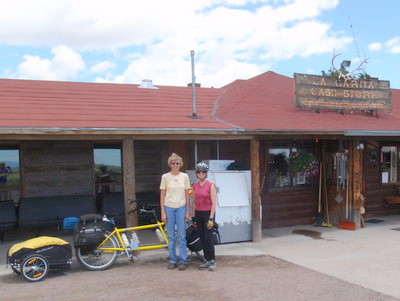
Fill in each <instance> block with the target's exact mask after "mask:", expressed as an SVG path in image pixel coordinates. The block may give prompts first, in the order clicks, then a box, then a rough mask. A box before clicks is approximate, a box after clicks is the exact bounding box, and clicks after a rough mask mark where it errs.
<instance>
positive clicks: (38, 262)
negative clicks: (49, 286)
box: [21, 255, 49, 282]
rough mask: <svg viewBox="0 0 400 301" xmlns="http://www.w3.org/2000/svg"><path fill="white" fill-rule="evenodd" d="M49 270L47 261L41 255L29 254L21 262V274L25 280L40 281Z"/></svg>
mask: <svg viewBox="0 0 400 301" xmlns="http://www.w3.org/2000/svg"><path fill="white" fill-rule="evenodd" d="M48 272H49V261H48V260H47V259H46V258H45V257H43V256H42V255H29V256H28V257H26V258H25V259H24V260H23V261H22V264H21V274H22V276H23V277H24V278H25V280H27V281H31V282H35V281H40V280H42V279H43V278H44V277H46V275H47V273H48Z"/></svg>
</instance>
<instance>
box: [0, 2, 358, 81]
mask: <svg viewBox="0 0 400 301" xmlns="http://www.w3.org/2000/svg"><path fill="white" fill-rule="evenodd" d="M338 2H339V1H338V0H318V1H317V0H291V1H287V0H285V1H271V0H196V1H187V0H169V1H165V0H148V1H131V0H115V1H114V2H113V3H112V4H110V2H109V1H105V0H85V1H81V0H57V1H54V0H35V1H31V0H14V1H7V2H6V3H4V4H3V5H2V10H1V11H0V43H1V44H3V45H24V46H25V45H34V46H40V47H49V48H52V47H55V46H56V45H65V48H66V49H69V54H67V53H63V54H62V55H60V54H57V53H54V58H52V59H48V58H43V57H39V56H32V55H26V56H25V57H24V62H23V63H22V64H21V65H20V66H19V67H18V72H19V73H20V75H19V76H20V77H28V76H29V77H30V78H48V79H67V78H73V77H74V76H75V75H76V74H79V73H78V72H80V71H84V62H83V61H82V58H81V57H80V55H79V53H81V54H82V55H83V56H84V57H85V55H84V54H88V56H89V55H90V54H93V53H102V54H103V55H105V54H107V55H109V57H107V58H106V59H100V60H101V63H98V64H96V65H95V66H92V67H91V68H90V74H95V76H97V79H96V81H115V82H131V83H132V82H136V83H139V82H140V80H141V79H143V78H150V79H153V81H154V82H155V84H165V85H166V84H182V83H183V84H184V83H187V82H189V81H190V80H191V70H190V55H189V51H190V50H191V49H194V50H195V51H196V75H197V77H198V79H199V81H200V82H202V83H204V84H205V85H206V84H209V85H217V84H219V83H220V84H226V83H228V82H230V81H231V80H234V79H236V78H238V77H239V78H243V77H246V76H254V75H256V74H257V73H260V72H264V71H267V70H268V68H270V67H271V66H272V63H273V62H276V61H279V60H284V59H287V58H293V57H296V56H300V57H308V56H311V55H314V54H321V53H327V52H331V51H332V49H335V48H336V49H340V48H343V47H345V46H346V45H347V44H349V43H350V42H351V38H349V37H347V36H345V35H344V34H343V33H337V32H333V30H332V27H331V24H328V23H326V22H324V21H323V20H319V19H318V18H319V17H320V15H321V14H322V13H323V12H324V11H325V10H330V9H333V8H335V7H336V6H337V5H338ZM247 4H252V8H251V9H246V8H245V5H247ZM67 47H68V48H67ZM56 49H58V48H54V51H56ZM129 49H131V50H130V54H128V55H127V52H128V51H129ZM122 50H123V52H124V55H123V58H124V59H125V60H126V61H125V62H126V66H127V67H126V68H125V69H124V70H119V71H116V70H117V68H116V65H113V63H111V61H112V60H113V57H112V56H113V55H116V54H118V55H120V53H121V52H122ZM61 56H62V57H61ZM110 56H111V58H110ZM67 58H68V60H67ZM114 58H115V57H114ZM97 61H99V60H97ZM62 68H65V70H62ZM111 72H114V74H112V73H111ZM117 72H118V73H117ZM103 73H107V74H103Z"/></svg>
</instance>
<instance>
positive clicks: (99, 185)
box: [93, 147, 122, 193]
mask: <svg viewBox="0 0 400 301" xmlns="http://www.w3.org/2000/svg"><path fill="white" fill-rule="evenodd" d="M93 152H94V163H95V176H96V191H97V192H98V193H104V192H119V191H122V171H121V149H120V148H100V147H95V148H94V150H93Z"/></svg>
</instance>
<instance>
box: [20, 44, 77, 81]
mask: <svg viewBox="0 0 400 301" xmlns="http://www.w3.org/2000/svg"><path fill="white" fill-rule="evenodd" d="M51 52H52V53H53V55H54V56H53V58H51V59H42V58H40V57H38V56H31V55H25V56H24V62H23V63H22V64H20V65H19V66H18V68H17V69H18V73H19V76H18V77H19V78H29V79H48V80H66V79H68V78H74V77H75V76H76V75H77V73H78V72H79V71H81V70H84V68H85V64H84V62H83V60H82V58H81V56H80V54H79V53H76V52H74V51H73V50H72V49H70V48H68V47H66V46H58V47H56V48H54V49H53V50H52V51H51Z"/></svg>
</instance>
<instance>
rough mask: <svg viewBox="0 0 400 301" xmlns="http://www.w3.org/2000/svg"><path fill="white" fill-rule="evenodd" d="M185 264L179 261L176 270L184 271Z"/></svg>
mask: <svg viewBox="0 0 400 301" xmlns="http://www.w3.org/2000/svg"><path fill="white" fill-rule="evenodd" d="M187 266H188V265H187V264H185V263H181V264H179V266H178V271H184V270H186V269H187Z"/></svg>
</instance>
